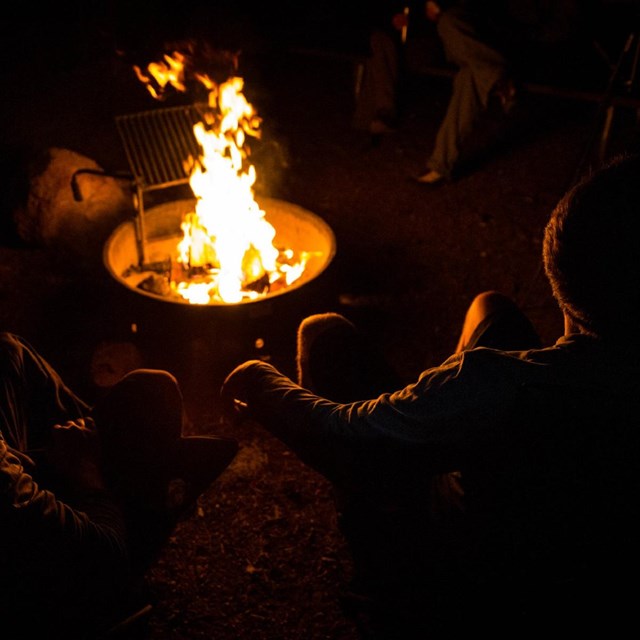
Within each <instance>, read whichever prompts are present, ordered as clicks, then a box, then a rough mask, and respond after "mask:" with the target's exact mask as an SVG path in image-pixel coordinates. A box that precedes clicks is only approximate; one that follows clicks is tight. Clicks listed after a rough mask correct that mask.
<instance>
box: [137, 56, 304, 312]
mask: <svg viewBox="0 0 640 640" xmlns="http://www.w3.org/2000/svg"><path fill="white" fill-rule="evenodd" d="M186 62H187V59H186V57H185V56H184V55H182V54H180V53H178V52H175V53H174V54H173V56H165V57H164V62H161V63H153V64H150V65H149V66H148V68H147V73H144V72H143V71H142V70H141V69H140V68H139V67H136V68H135V71H136V73H137V75H138V78H139V79H140V80H141V81H143V82H144V83H145V84H146V86H147V88H148V89H149V91H150V93H151V95H153V96H154V97H155V98H162V96H163V93H164V91H165V89H166V88H167V87H168V86H171V87H174V88H175V89H177V90H178V91H185V90H186V84H187V83H186V82H185V64H186ZM193 75H194V78H195V79H196V80H197V82H198V83H199V84H200V85H201V86H202V87H204V88H205V90H206V91H207V93H208V98H207V105H206V107H205V108H204V110H203V120H202V121H201V122H198V123H197V124H196V125H195V126H194V127H193V133H194V135H195V138H196V141H197V142H198V144H199V147H200V150H201V155H200V157H199V158H197V159H195V158H189V159H188V160H187V166H186V167H185V169H186V170H187V173H188V175H189V184H190V186H191V189H192V191H193V194H194V195H195V198H196V204H195V208H194V210H193V211H191V212H189V213H187V214H186V215H185V216H184V217H183V220H182V223H181V230H182V234H183V235H182V239H181V240H180V241H179V242H178V243H177V246H176V247H175V251H171V252H170V259H171V268H170V269H169V270H168V273H169V274H170V275H168V276H167V277H168V291H167V293H168V294H169V295H178V296H180V297H181V298H183V299H184V300H186V301H188V302H189V303H191V304H211V303H215V302H219V301H222V302H225V303H232V304H233V303H238V302H241V301H244V300H252V299H255V298H257V297H260V296H263V295H266V294H267V293H270V292H273V291H274V290H275V291H277V290H278V289H279V288H282V287H286V286H289V285H290V284H292V283H293V282H295V280H297V279H298V278H299V277H300V276H301V275H302V273H303V272H304V269H305V264H306V262H307V259H308V258H309V254H307V253H306V252H304V251H300V252H299V253H298V255H294V252H293V251H292V250H291V249H289V248H284V249H278V248H276V247H275V246H274V244H273V242H274V237H275V235H276V230H275V229H274V227H273V226H272V225H271V224H270V223H269V222H268V221H267V220H266V219H265V212H264V210H262V209H261V208H260V206H259V205H258V203H257V202H256V200H255V198H254V191H253V185H254V183H255V180H256V171H255V168H254V166H253V165H252V164H251V163H250V162H249V161H248V150H247V149H246V147H245V140H246V137H247V136H250V137H254V138H258V137H259V136H260V119H259V118H258V116H257V115H256V113H255V111H254V109H253V107H252V106H251V105H250V104H249V103H248V102H247V100H246V99H245V97H244V95H243V93H242V90H243V80H242V78H239V77H236V76H233V77H230V78H229V79H227V80H226V81H224V82H222V83H220V84H216V82H214V81H213V80H212V79H211V78H210V77H209V76H207V75H206V74H203V73H194V74H193ZM156 279H157V278H156Z"/></svg>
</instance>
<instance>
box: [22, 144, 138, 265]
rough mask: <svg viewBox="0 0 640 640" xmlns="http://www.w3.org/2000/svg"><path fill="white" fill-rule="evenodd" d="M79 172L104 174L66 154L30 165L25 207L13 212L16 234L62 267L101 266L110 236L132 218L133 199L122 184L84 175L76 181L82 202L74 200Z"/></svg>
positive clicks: (55, 151) (52, 153) (55, 152)
mask: <svg viewBox="0 0 640 640" xmlns="http://www.w3.org/2000/svg"><path fill="white" fill-rule="evenodd" d="M78 169H91V170H95V171H102V169H101V167H100V166H99V165H98V164H97V163H96V162H95V161H94V160H92V159H90V158H87V157H85V156H83V155H80V154H78V153H75V152H74V151H70V150H68V149H59V148H50V149H48V150H47V151H46V152H45V153H44V154H43V157H42V158H39V159H38V160H37V161H36V162H34V164H33V166H32V167H31V170H30V178H29V193H28V197H27V200H26V203H25V204H24V205H22V206H19V207H18V208H17V209H16V210H15V211H14V221H15V224H16V231H17V233H18V235H19V236H20V238H21V239H22V240H23V241H24V242H26V243H27V244H30V245H35V246H40V247H43V248H46V249H50V250H51V252H52V254H53V255H54V257H55V258H57V259H59V260H60V261H61V262H63V263H67V262H69V263H72V264H73V263H76V264H77V263H81V264H82V265H86V266H90V267H96V266H98V265H100V266H101V265H102V250H103V246H104V243H105V241H106V240H107V238H108V237H109V235H110V233H111V232H112V231H113V229H114V228H115V227H116V226H117V225H118V224H119V223H120V222H122V221H123V220H124V219H126V218H128V217H131V216H133V215H134V214H135V209H134V206H133V199H132V195H131V191H130V188H129V185H127V183H126V182H123V181H121V180H119V179H116V178H113V177H108V176H104V175H93V174H90V173H82V174H80V175H78V176H77V184H78V187H79V191H80V194H81V200H76V199H75V198H74V193H73V190H72V187H71V182H72V176H73V174H74V173H75V172H76V171H77V170H78Z"/></svg>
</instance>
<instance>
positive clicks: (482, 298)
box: [468, 290, 516, 318]
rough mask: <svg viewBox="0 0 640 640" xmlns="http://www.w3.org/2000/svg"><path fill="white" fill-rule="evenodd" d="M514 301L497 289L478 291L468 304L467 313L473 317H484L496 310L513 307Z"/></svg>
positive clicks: (514, 306)
mask: <svg viewBox="0 0 640 640" xmlns="http://www.w3.org/2000/svg"><path fill="white" fill-rule="evenodd" d="M515 308H516V303H515V302H514V301H513V300H512V299H511V298H510V297H509V296H507V295H505V294H503V293H500V292H499V291H493V290H488V291H483V292H482V293H479V294H478V295H477V296H476V297H475V298H474V299H473V300H472V301H471V304H470V305H469V311H468V313H470V314H472V315H474V316H475V317H479V318H485V317H487V316H489V315H491V314H492V313H495V312H497V311H506V310H508V309H515Z"/></svg>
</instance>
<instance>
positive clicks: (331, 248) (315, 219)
mask: <svg viewBox="0 0 640 640" xmlns="http://www.w3.org/2000/svg"><path fill="white" fill-rule="evenodd" d="M187 200H191V199H187ZM256 202H257V203H258V204H259V206H260V207H261V209H263V210H264V212H265V218H266V219H267V220H268V221H270V222H271V220H270V216H273V215H274V213H273V212H274V210H275V209H276V208H277V207H283V206H284V207H285V208H286V209H288V210H289V211H295V214H296V217H297V219H300V220H306V221H308V222H309V223H310V224H311V225H313V226H315V227H316V228H318V229H320V230H321V233H322V237H323V238H325V239H326V244H327V246H328V251H327V252H326V255H323V261H322V263H321V265H320V267H319V268H317V269H316V270H315V271H314V272H313V273H312V274H311V275H308V276H307V277H304V274H303V276H302V277H301V278H300V279H298V280H296V281H295V282H293V283H292V284H290V285H288V286H287V287H285V288H283V289H281V290H278V291H275V292H270V293H267V294H265V295H263V296H259V297H257V298H253V299H245V300H241V301H239V302H233V303H230V302H224V301H213V302H209V303H207V304H193V303H190V302H188V301H187V300H181V299H179V298H174V297H168V296H163V295H161V294H157V293H154V292H152V291H147V290H145V289H141V288H140V287H138V286H132V285H131V284H130V283H128V282H126V280H125V279H124V278H123V276H122V275H121V274H118V273H117V272H116V269H115V268H114V266H113V264H112V262H111V260H110V259H109V256H110V252H111V250H112V248H113V245H114V243H115V241H116V239H117V238H118V237H119V236H120V235H122V234H124V233H125V232H126V231H127V230H130V232H131V233H132V234H135V219H130V220H126V221H124V222H122V223H120V224H119V225H118V226H117V227H116V228H115V229H114V230H113V231H112V232H111V234H110V235H109V237H108V238H107V240H106V242H105V244H104V246H103V251H102V255H103V264H104V266H105V268H106V270H107V272H108V273H109V275H110V276H111V277H112V278H113V279H114V280H115V281H116V282H117V283H118V284H121V285H122V286H124V287H125V288H126V289H128V290H129V291H132V292H134V293H137V294H139V295H142V296H144V297H147V298H151V299H153V300H157V301H160V302H164V303H170V304H174V305H179V306H182V307H193V308H220V307H222V308H231V307H238V306H245V305H255V304H259V303H261V302H266V301H269V300H273V299H274V298H278V297H281V296H283V295H286V294H288V293H291V292H293V291H295V290H298V289H300V288H302V287H303V286H304V285H306V284H308V283H310V282H312V281H313V280H315V279H316V278H318V277H319V276H320V275H321V274H322V273H323V272H324V271H326V269H327V268H328V267H329V265H330V264H331V262H332V261H333V258H334V257H335V254H336V237H335V234H334V232H333V229H332V228H331V227H330V226H329V225H328V224H327V222H326V221H325V220H324V219H323V218H321V217H320V216H318V215H317V214H315V213H313V212H312V211H309V210H308V209H305V208H304V207H302V206H300V205H297V204H295V203H292V202H289V201H286V200H282V199H279V198H272V197H266V196H262V197H260V196H256ZM165 204H167V203H165ZM162 206H163V205H159V206H157V207H152V208H150V209H148V210H147V211H146V212H145V214H144V215H145V216H147V217H148V216H153V215H154V213H155V211H154V210H155V209H159V208H161V207H162ZM274 226H275V225H274ZM277 234H278V229H277V228H276V236H277Z"/></svg>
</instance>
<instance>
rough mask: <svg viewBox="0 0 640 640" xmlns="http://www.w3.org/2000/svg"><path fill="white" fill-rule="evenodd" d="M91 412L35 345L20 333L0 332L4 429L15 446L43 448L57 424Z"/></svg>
mask: <svg viewBox="0 0 640 640" xmlns="http://www.w3.org/2000/svg"><path fill="white" fill-rule="evenodd" d="M88 413H89V407H88V405H86V404H85V403H84V401H82V400H81V399H80V398H79V397H78V396H76V395H75V393H73V391H71V389H69V388H68V387H67V385H66V384H65V383H64V382H63V381H62V379H61V378H60V376H59V375H58V373H56V371H55V370H54V369H53V368H52V367H51V365H50V364H49V363H48V362H47V361H46V360H45V359H44V358H43V357H42V356H40V355H39V354H38V353H37V352H36V350H35V349H33V347H31V346H30V345H29V344H28V343H27V342H26V341H25V340H23V339H22V338H20V337H18V336H16V335H13V334H9V333H3V334H1V335H0V430H1V431H2V434H3V436H4V437H5V439H6V440H7V442H8V444H9V445H10V446H11V447H13V448H14V449H17V450H18V451H22V452H28V450H34V449H42V448H43V447H45V446H46V445H47V443H48V439H49V435H50V433H51V428H52V427H53V425H54V424H64V423H65V422H67V421H68V420H71V419H76V418H81V417H85V416H87V415H88Z"/></svg>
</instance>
